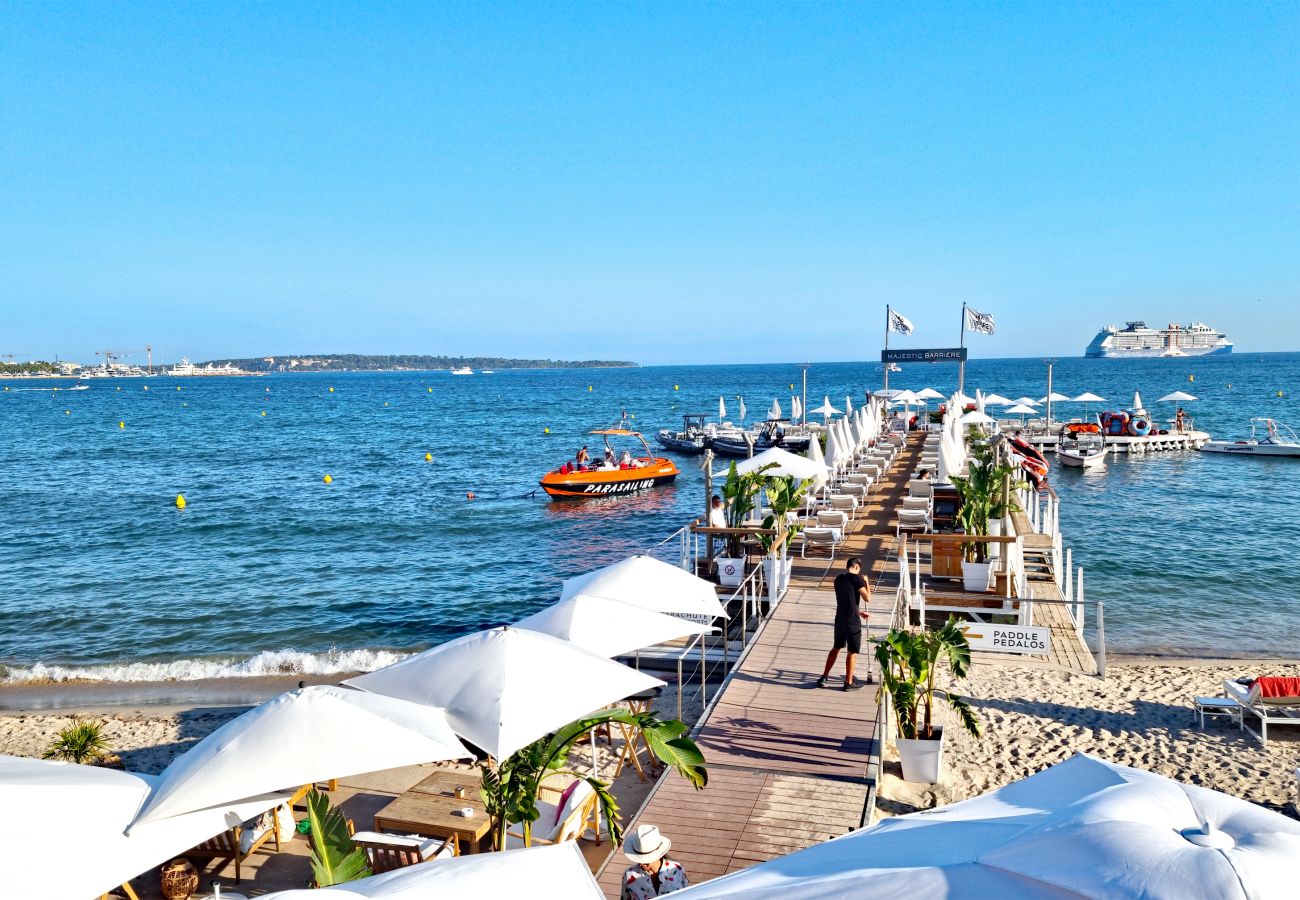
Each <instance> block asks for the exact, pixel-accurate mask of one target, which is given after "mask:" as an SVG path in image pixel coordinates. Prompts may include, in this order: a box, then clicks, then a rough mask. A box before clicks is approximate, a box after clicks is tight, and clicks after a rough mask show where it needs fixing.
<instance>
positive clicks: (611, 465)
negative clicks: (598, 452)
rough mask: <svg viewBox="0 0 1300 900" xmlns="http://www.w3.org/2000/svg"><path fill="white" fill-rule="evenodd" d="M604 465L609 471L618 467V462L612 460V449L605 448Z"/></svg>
mask: <svg viewBox="0 0 1300 900" xmlns="http://www.w3.org/2000/svg"><path fill="white" fill-rule="evenodd" d="M605 465H606V466H607V467H609V468H611V469H614V468H617V467H618V461H617V460H616V459H615V458H614V448H613V447H606V448H605Z"/></svg>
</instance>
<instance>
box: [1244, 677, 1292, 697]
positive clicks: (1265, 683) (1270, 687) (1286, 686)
mask: <svg viewBox="0 0 1300 900" xmlns="http://www.w3.org/2000/svg"><path fill="white" fill-rule="evenodd" d="M1255 685H1256V686H1257V687H1258V688H1259V696H1260V697H1261V698H1263V699H1266V700H1268V699H1275V698H1278V697H1300V678H1282V677H1272V678H1259V679H1256V681H1255Z"/></svg>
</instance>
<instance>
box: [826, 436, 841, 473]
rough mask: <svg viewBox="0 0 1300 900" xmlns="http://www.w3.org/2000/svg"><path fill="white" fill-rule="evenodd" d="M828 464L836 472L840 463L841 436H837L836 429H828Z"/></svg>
mask: <svg viewBox="0 0 1300 900" xmlns="http://www.w3.org/2000/svg"><path fill="white" fill-rule="evenodd" d="M826 465H827V466H829V467H830V470H831V471H832V472H834V471H835V470H836V469H838V468H839V465H840V447H839V438H837V437H836V436H835V429H834V428H828V429H826Z"/></svg>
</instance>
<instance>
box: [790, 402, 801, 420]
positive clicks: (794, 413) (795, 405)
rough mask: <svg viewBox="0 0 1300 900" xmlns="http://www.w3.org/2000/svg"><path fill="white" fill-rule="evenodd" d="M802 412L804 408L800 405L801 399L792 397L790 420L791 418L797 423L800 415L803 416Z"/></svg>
mask: <svg viewBox="0 0 1300 900" xmlns="http://www.w3.org/2000/svg"><path fill="white" fill-rule="evenodd" d="M802 412H803V407H802V406H801V405H800V404H799V398H798V397H791V398H790V418H791V419H792V420H794V421H796V422H797V421H798V420H799V417H800V415H802Z"/></svg>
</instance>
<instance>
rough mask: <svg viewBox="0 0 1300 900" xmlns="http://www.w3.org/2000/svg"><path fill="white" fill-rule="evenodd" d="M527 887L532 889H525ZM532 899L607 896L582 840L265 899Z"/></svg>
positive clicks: (457, 860)
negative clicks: (589, 864) (601, 888)
mask: <svg viewBox="0 0 1300 900" xmlns="http://www.w3.org/2000/svg"><path fill="white" fill-rule="evenodd" d="M524 887H526V888H527V890H526V891H525V890H523V888H524ZM523 893H526V894H527V895H528V897H529V900H602V898H603V897H604V894H602V893H601V890H600V885H598V884H597V883H596V879H595V878H594V877H593V876H592V874H591V868H590V867H589V866H588V865H587V862H586V860H585V859H583V856H582V850H581V848H579V846H578V842H577V841H565V842H564V843H562V844H554V845H551V846H542V845H535V846H533V847H529V848H527V849H519V850H506V851H504V852H501V853H477V854H469V855H466V856H456V857H451V858H449V859H433V860H429V861H428V862H425V863H421V864H420V865H418V866H407V867H405V868H402V869H396V870H394V871H392V872H385V873H384V874H383V875H372V876H371V877H369V878H361V879H359V880H357V881H349V882H348V883H347V884H343V885H339V886H338V887H331V888H324V889H322V890H307V889H298V890H292V891H277V892H276V893H274V894H267V895H265V896H264V897H263V898H262V900H356V898H360V897H366V898H371V900H432V898H442V897H445V898H452V897H478V898H484V900H491V898H494V897H514V896H518V895H521V894H523Z"/></svg>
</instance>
